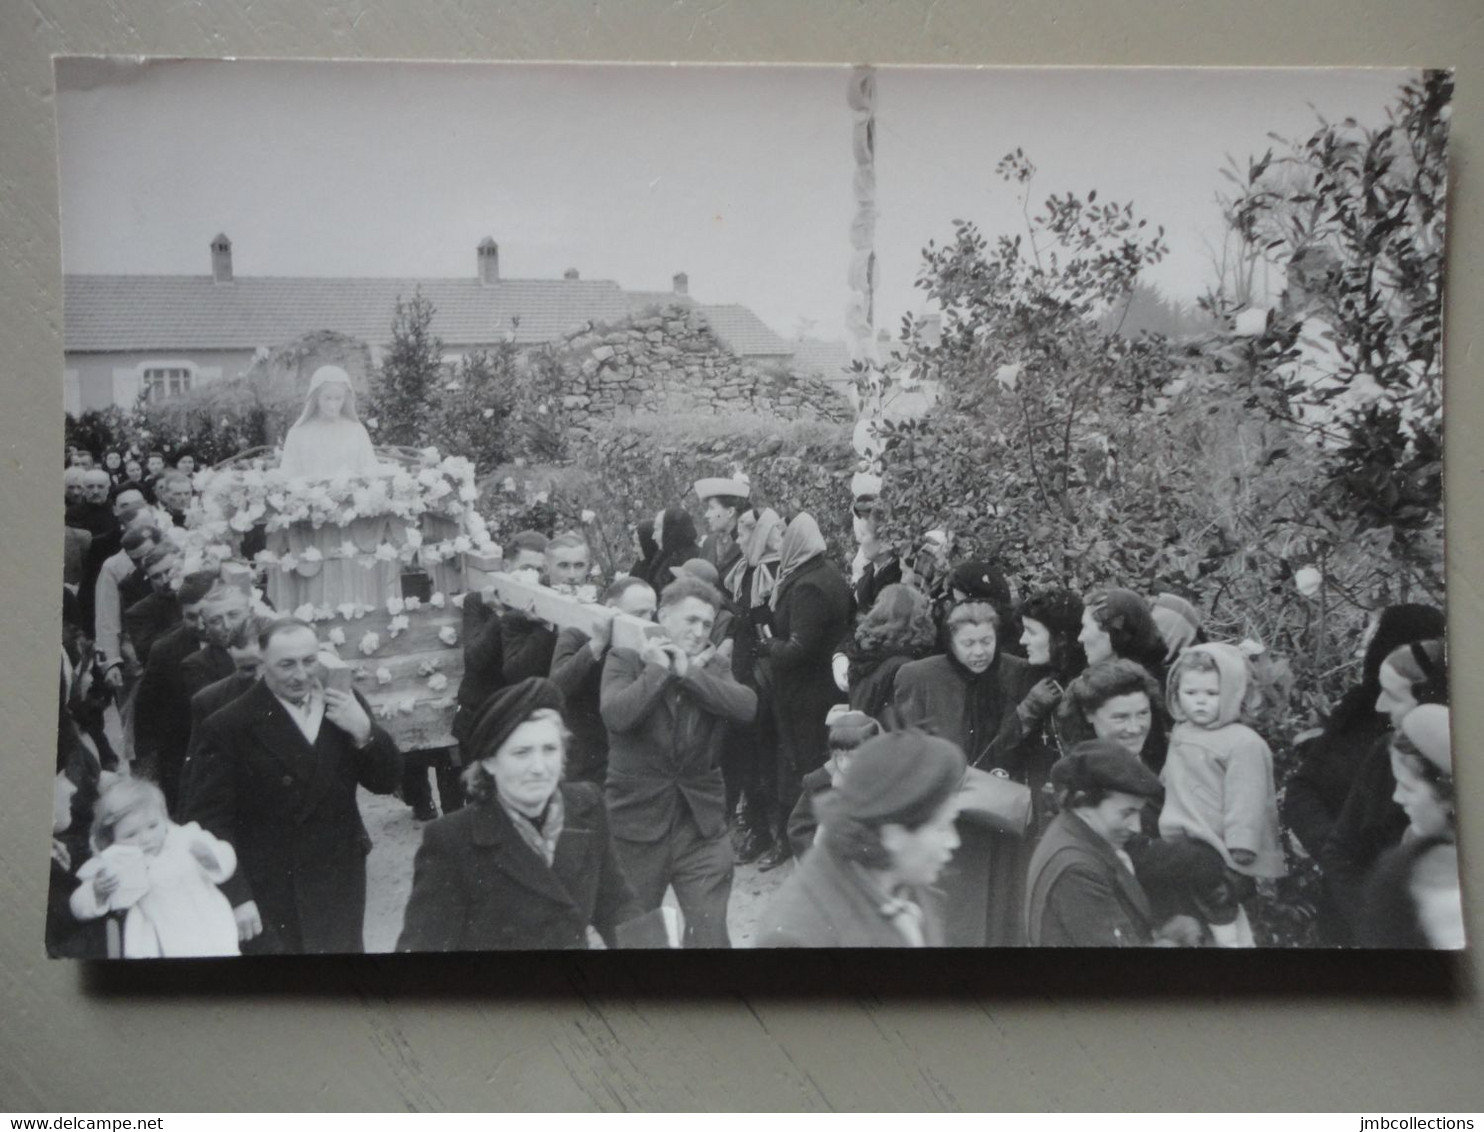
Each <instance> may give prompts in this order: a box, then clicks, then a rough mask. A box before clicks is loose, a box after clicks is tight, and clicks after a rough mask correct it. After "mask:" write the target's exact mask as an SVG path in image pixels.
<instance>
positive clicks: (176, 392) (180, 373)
mask: <svg viewBox="0 0 1484 1132" xmlns="http://www.w3.org/2000/svg"><path fill="white" fill-rule="evenodd" d="M190 391H191V370H190V368H189V367H187V366H156V367H151V368H149V369H146V370H145V371H144V397H145V400H147V401H163V400H165V399H166V398H167V397H179V396H180V395H181V394H183V393H189V392H190Z"/></svg>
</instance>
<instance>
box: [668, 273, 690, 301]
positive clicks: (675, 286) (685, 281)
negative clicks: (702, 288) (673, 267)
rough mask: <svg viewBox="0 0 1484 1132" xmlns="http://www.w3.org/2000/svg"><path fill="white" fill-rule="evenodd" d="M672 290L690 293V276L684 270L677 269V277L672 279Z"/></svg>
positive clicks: (678, 292)
mask: <svg viewBox="0 0 1484 1132" xmlns="http://www.w3.org/2000/svg"><path fill="white" fill-rule="evenodd" d="M670 283H671V290H673V291H674V292H675V293H676V294H677V295H688V294H690V276H689V275H687V274H686V273H685V272H683V271H677V272H676V273H675V277H674V278H673V279H671V280H670Z"/></svg>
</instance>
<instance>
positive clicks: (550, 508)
mask: <svg viewBox="0 0 1484 1132" xmlns="http://www.w3.org/2000/svg"><path fill="white" fill-rule="evenodd" d="M569 457H570V459H569V462H568V463H566V464H565V465H563V466H561V467H556V468H553V467H549V466H531V465H526V464H522V465H509V466H504V467H501V468H499V469H497V470H496V471H495V473H494V474H493V475H491V476H489V477H487V478H486V479H485V480H484V492H483V495H482V496H481V502H480V510H481V512H482V513H483V514H484V515H485V516H486V518H487V519H489V520H490V525H491V529H492V530H493V531H495V532H496V533H495V538H496V540H497V541H498V540H499V539H501V538H502V537H503V538H508V537H509V535H510V534H512V533H514V532H515V531H518V530H521V529H525V528H531V529H535V530H540V531H542V532H543V533H545V534H548V535H550V534H554V533H556V531H558V530H565V529H569V528H582V529H584V530H585V531H586V533H587V535H588V541H589V543H590V545H591V546H592V548H593V554H594V557H595V558H596V559H597V561H598V563H599V564H600V565H601V566H602V568H603V571H604V573H605V574H607V575H609V576H611V575H612V574H613V573H614V572H615V571H616V570H623V569H627V568H628V567H629V566H630V565H631V564H632V563H633V561H634V558H635V556H636V552H635V549H634V546H633V540H632V536H631V534H630V532H631V530H632V528H633V526H634V524H636V523H638V522H639V520H641V519H644V518H648V517H652V516H653V515H654V514H655V513H656V512H658V511H661V510H663V509H664V508H666V507H671V506H675V505H681V506H684V507H687V508H689V509H690V511H691V513H692V514H693V515H694V516H695V518H696V527H697V530H698V531H699V532H700V533H701V534H702V536H703V537H704V534H705V524H704V522H703V521H702V518H701V506H700V500H698V499H697V498H696V495H695V490H694V489H695V482H696V480H698V479H702V478H704V477H706V476H718V475H731V474H733V473H734V471H735V470H736V469H739V468H740V469H742V470H745V471H746V472H747V474H748V476H749V477H750V479H751V482H752V498H753V500H754V501H755V502H756V504H757V505H758V506H760V507H761V506H770V507H773V508H775V509H776V510H777V511H778V512H779V513H780V514H782V515H783V516H784V517H785V518H788V517H792V516H793V515H794V514H796V513H797V512H799V511H808V512H809V513H810V514H812V515H813V516H814V517H815V519H816V520H817V521H818V522H819V526H820V531H821V533H823V535H824V537H825V541H826V543H827V544H828V546H829V549H830V553H831V555H832V556H833V557H834V558H835V560H836V561H842V562H843V561H845V560H847V559H848V558H849V556H850V554H851V553H853V544H852V542H851V534H850V482H849V481H850V475H851V472H852V471H853V470H854V466H855V453H854V451H853V450H852V448H851V446H850V431H849V428H848V426H845V425H841V424H830V423H826V422H820V421H797V422H789V421H782V420H779V419H777V418H774V417H766V416H730V417H727V418H725V419H721V418H717V417H714V416H702V415H687V414H676V415H671V416H664V417H647V416H635V417H626V418H621V419H619V420H614V421H608V422H604V423H602V424H599V425H597V426H596V427H594V429H593V430H592V433H591V435H590V436H589V437H587V438H586V439H584V440H582V441H580V442H574V443H573V445H572V450H571V452H570V453H569ZM584 513H588V515H589V517H588V519H587V520H586V521H584V518H583V517H584Z"/></svg>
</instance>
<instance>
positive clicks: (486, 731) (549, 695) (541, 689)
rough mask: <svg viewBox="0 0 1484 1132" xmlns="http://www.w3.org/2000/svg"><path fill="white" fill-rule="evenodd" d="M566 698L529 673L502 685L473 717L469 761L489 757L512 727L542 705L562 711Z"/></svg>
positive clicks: (556, 688)
mask: <svg viewBox="0 0 1484 1132" xmlns="http://www.w3.org/2000/svg"><path fill="white" fill-rule="evenodd" d="M565 707H566V700H565V698H564V697H563V696H562V690H561V689H560V688H558V687H557V686H556V685H555V684H553V683H552V682H551V681H550V680H547V679H546V678H544V677H541V676H531V677H529V678H527V679H525V680H522V681H521V682H520V683H519V684H512V685H510V687H508V688H502V689H501V690H500V691H499V692H496V693H495V694H494V695H493V696H491V697H490V698H489V699H487V700H485V702H484V705H483V706H482V707H480V709H479V712H478V714H477V715H476V716H475V717H474V726H473V727H472V728H471V729H470V731H469V751H470V756H471V761H477V760H479V759H488V758H493V757H494V755H495V754H496V752H498V751H499V749H500V748H501V746H503V745H504V743H505V741H506V740H507V739H509V738H510V736H512V735H514V734H515V730H516V728H518V727H519V726H520V725H521V724H522V723H525V722H526V721H527V720H528V719H530V718H531V716H532V715H533V714H534V713H535V712H537V711H539V710H541V709H542V708H553V709H555V710H556V711H562V710H563V709H564V708H565Z"/></svg>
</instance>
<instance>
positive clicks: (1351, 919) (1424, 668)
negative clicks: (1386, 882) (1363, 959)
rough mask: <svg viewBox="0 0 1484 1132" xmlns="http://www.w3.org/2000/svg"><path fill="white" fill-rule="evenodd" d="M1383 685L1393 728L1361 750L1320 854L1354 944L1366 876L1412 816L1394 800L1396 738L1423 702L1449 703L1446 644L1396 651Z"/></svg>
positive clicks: (1383, 671) (1383, 710)
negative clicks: (1349, 783) (1413, 711)
mask: <svg viewBox="0 0 1484 1132" xmlns="http://www.w3.org/2000/svg"><path fill="white" fill-rule="evenodd" d="M1377 682H1378V684H1379V685H1380V689H1381V690H1380V693H1379V694H1378V695H1377V697H1376V704H1375V710H1376V711H1377V712H1378V713H1380V714H1381V715H1384V716H1386V717H1387V719H1388V720H1389V722H1390V728H1389V729H1388V732H1387V734H1385V735H1383V736H1382V737H1381V738H1380V739H1379V740H1377V741H1376V742H1375V743H1373V744H1372V745H1371V747H1370V749H1369V750H1365V751H1359V752H1357V754H1359V756H1360V765H1359V767H1358V768H1357V770H1356V774H1355V781H1354V783H1353V784H1352V785H1351V787H1350V793H1349V794H1348V795H1347V796H1346V798H1345V805H1344V807H1343V808H1342V809H1341V810H1340V816H1339V817H1338V818H1336V819H1335V824H1334V825H1333V827H1331V829H1330V834H1329V838H1328V839H1327V840H1326V841H1325V843H1324V848H1323V849H1322V850H1321V851H1320V854H1319V863H1320V866H1321V867H1322V868H1323V870H1324V887H1325V894H1326V896H1327V898H1328V899H1329V900H1330V902H1331V907H1332V908H1333V910H1334V912H1335V913H1337V916H1336V921H1337V922H1336V923H1335V925H1334V926H1335V928H1336V929H1337V930H1338V931H1339V932H1340V933H1342V935H1341V938H1342V940H1343V941H1344V942H1354V940H1355V934H1354V933H1355V930H1356V927H1357V925H1359V923H1360V922H1361V919H1362V916H1363V914H1364V907H1365V899H1364V896H1365V892H1364V889H1365V882H1366V878H1367V877H1368V876H1369V875H1370V872H1371V870H1372V869H1373V868H1375V865H1376V862H1377V861H1378V860H1379V859H1380V857H1381V855H1382V854H1383V853H1385V852H1386V851H1387V850H1388V849H1390V848H1392V847H1393V846H1395V845H1396V844H1398V843H1399V842H1400V841H1401V839H1402V835H1403V834H1404V833H1406V830H1407V816H1406V814H1405V813H1404V812H1403V810H1402V808H1401V807H1400V806H1399V805H1397V803H1396V802H1395V801H1394V800H1393V799H1392V795H1393V794H1394V792H1395V790H1396V780H1395V779H1394V778H1393V777H1392V765H1391V738H1392V734H1393V733H1394V732H1395V730H1396V729H1397V728H1398V727H1399V726H1400V725H1401V722H1402V720H1403V719H1405V718H1406V716H1407V714H1408V713H1409V712H1410V711H1412V709H1413V708H1415V707H1417V706H1418V705H1419V704H1444V705H1446V704H1447V703H1448V661H1447V656H1446V654H1445V652H1444V648H1443V642H1442V641H1414V642H1412V643H1411V644H1406V645H1402V646H1401V647H1400V648H1396V649H1393V650H1392V651H1391V652H1390V653H1388V654H1387V656H1386V659H1385V660H1383V661H1382V662H1381V668H1380V672H1379V677H1378V681H1377Z"/></svg>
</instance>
